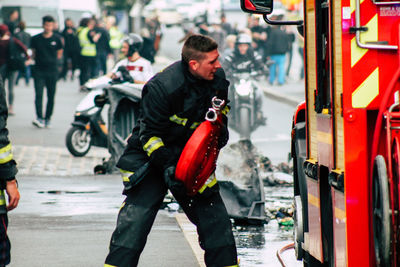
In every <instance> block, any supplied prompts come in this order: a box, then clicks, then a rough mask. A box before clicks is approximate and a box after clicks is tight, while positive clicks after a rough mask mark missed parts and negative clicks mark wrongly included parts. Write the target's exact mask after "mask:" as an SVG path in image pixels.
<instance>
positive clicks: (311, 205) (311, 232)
mask: <svg viewBox="0 0 400 267" xmlns="http://www.w3.org/2000/svg"><path fill="white" fill-rule="evenodd" d="M319 188H320V186H319V183H318V181H316V180H315V179H313V178H310V177H308V176H307V192H308V217H309V218H313V219H312V220H309V223H308V240H305V243H306V250H308V252H309V253H310V254H311V255H312V256H313V257H314V258H316V259H317V260H319V261H321V262H323V260H324V258H323V250H322V241H321V240H322V238H321V235H322V233H321V209H320V207H321V203H320V198H319V193H320V192H319Z"/></svg>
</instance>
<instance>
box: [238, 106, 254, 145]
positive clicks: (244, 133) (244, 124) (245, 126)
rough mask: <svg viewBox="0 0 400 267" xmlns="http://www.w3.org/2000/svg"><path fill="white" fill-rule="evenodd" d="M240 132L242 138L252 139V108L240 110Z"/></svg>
mask: <svg viewBox="0 0 400 267" xmlns="http://www.w3.org/2000/svg"><path fill="white" fill-rule="evenodd" d="M238 124H239V125H238V126H239V127H238V128H239V133H240V137H241V138H245V139H250V132H251V129H250V110H248V109H247V108H241V109H240V110H239V123H238Z"/></svg>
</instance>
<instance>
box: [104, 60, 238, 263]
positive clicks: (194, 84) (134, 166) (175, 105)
mask: <svg viewBox="0 0 400 267" xmlns="http://www.w3.org/2000/svg"><path fill="white" fill-rule="evenodd" d="M228 86H229V82H228V81H227V80H226V79H225V74H224V71H223V70H222V69H219V70H218V71H217V73H216V74H215V76H214V79H213V80H212V81H205V80H199V79H196V78H195V77H194V76H193V75H191V74H190V72H189V66H188V65H187V64H186V63H184V62H181V61H178V62H176V63H174V64H172V65H170V66H169V67H167V68H166V69H165V70H164V71H162V72H161V73H158V74H157V75H156V76H154V77H153V78H152V79H151V80H150V81H149V82H148V83H147V84H146V85H145V86H144V88H143V92H142V101H141V114H140V116H139V121H138V127H136V128H135V129H133V132H132V136H131V137H130V138H129V140H128V145H127V148H126V149H125V152H124V154H123V155H122V156H121V158H120V160H119V162H118V164H117V166H118V167H119V168H120V169H122V170H121V172H122V174H123V175H122V176H123V180H124V185H125V191H124V193H125V194H126V196H127V197H126V199H125V201H124V204H123V206H122V208H121V209H120V212H119V215H118V220H117V227H116V229H115V231H114V232H113V235H112V237H111V242H110V251H109V254H108V256H107V258H106V261H105V265H104V266H107V267H114V266H118V267H125V266H126V267H128V266H129V267H132V266H137V264H138V262H139V257H140V254H141V252H142V250H143V248H144V246H145V244H146V239H147V235H148V234H149V232H150V230H151V226H152V225H153V222H154V219H155V217H156V214H157V211H158V209H159V208H160V206H161V204H162V201H163V199H164V196H165V194H166V193H167V185H166V183H165V181H164V179H163V170H164V169H165V167H169V166H174V165H176V163H177V160H178V159H179V156H180V154H181V152H182V150H183V148H184V146H185V144H186V142H187V141H188V139H189V138H190V136H191V135H192V133H193V132H194V130H195V129H196V127H197V126H198V125H199V124H200V123H201V122H203V121H204V120H205V118H204V117H205V114H206V112H207V111H208V109H209V108H210V107H211V99H212V98H213V97H214V96H217V97H218V98H220V99H224V100H227V92H228ZM160 151H164V152H165V151H167V153H166V154H167V155H168V158H167V159H165V158H164V159H163V160H160V158H154V155H157V153H161V152H160ZM164 154H165V153H164ZM156 161H164V162H156ZM145 166H148V167H147V168H148V169H150V171H148V172H143V171H142V169H143V168H144V167H145ZM138 173H139V174H140V175H137V176H138V177H137V178H142V180H141V181H140V182H139V183H137V184H136V185H135V186H132V188H127V186H126V185H127V181H129V180H130V178H132V177H134V176H135V175H136V174H138ZM171 191H172V193H173V194H174V197H175V198H176V200H177V201H178V203H179V204H180V206H181V207H182V209H183V210H184V211H185V213H186V215H187V216H188V218H189V219H190V220H191V221H192V222H193V223H194V224H195V225H196V227H197V232H198V234H199V243H200V246H201V248H202V249H204V251H205V253H204V260H205V263H206V265H207V266H208V267H222V266H237V252H236V245H235V240H234V237H233V233H232V225H231V222H230V219H229V216H228V214H227V211H226V208H225V205H224V203H223V201H222V198H221V196H220V194H219V186H218V183H216V182H215V183H210V184H209V185H207V187H206V188H205V189H204V191H203V192H200V191H199V193H198V194H197V195H196V196H194V197H189V196H187V195H186V194H184V193H176V192H174V191H173V190H172V189H171ZM176 261H177V266H178V265H180V264H179V258H177V259H176Z"/></svg>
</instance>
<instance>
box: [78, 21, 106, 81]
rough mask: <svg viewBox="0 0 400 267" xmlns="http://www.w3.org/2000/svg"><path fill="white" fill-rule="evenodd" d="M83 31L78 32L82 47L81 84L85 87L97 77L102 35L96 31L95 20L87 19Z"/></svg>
mask: <svg viewBox="0 0 400 267" xmlns="http://www.w3.org/2000/svg"><path fill="white" fill-rule="evenodd" d="M83 24H84V25H86V26H83V27H82V29H80V30H79V32H78V39H79V44H80V46H81V55H80V69H81V74H80V76H79V83H80V85H81V86H83V85H84V84H85V83H86V82H87V81H88V80H89V79H91V78H94V77H95V76H96V57H97V51H96V43H97V41H98V40H99V39H100V37H101V34H100V33H96V32H95V31H94V26H95V25H96V21H95V20H94V19H93V18H89V19H87V21H86V23H85V22H83Z"/></svg>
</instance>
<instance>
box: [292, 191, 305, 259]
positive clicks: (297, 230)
mask: <svg viewBox="0 0 400 267" xmlns="http://www.w3.org/2000/svg"><path fill="white" fill-rule="evenodd" d="M293 217H294V250H295V253H296V258H297V260H301V259H302V258H303V254H304V253H303V249H302V247H301V243H302V242H303V241H304V228H303V205H302V203H301V197H300V196H299V195H297V196H295V197H294V216H293Z"/></svg>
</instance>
